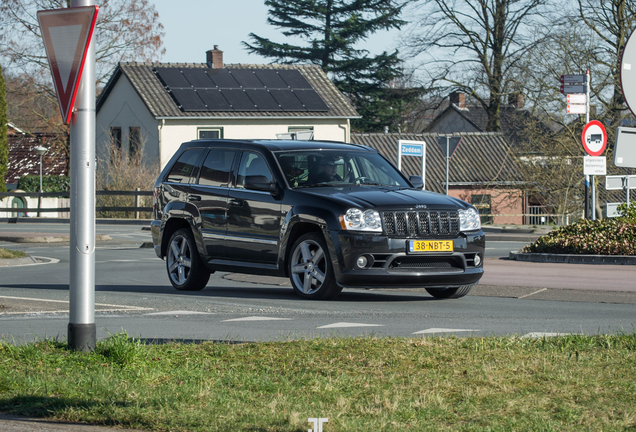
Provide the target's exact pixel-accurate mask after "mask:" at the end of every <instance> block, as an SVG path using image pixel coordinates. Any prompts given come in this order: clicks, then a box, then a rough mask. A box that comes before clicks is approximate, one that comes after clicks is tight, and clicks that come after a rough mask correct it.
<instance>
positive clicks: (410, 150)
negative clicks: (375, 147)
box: [400, 143, 422, 156]
mask: <svg viewBox="0 0 636 432" xmlns="http://www.w3.org/2000/svg"><path fill="white" fill-rule="evenodd" d="M400 153H401V154H402V156H422V144H404V143H401V144H400Z"/></svg>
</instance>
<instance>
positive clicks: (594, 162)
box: [583, 156, 607, 175]
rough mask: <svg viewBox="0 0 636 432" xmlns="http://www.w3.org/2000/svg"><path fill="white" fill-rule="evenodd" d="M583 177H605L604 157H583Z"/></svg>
mask: <svg viewBox="0 0 636 432" xmlns="http://www.w3.org/2000/svg"><path fill="white" fill-rule="evenodd" d="M583 174H584V175H605V174H607V158H606V157H605V156H584V157H583Z"/></svg>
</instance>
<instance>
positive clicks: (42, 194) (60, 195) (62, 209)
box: [0, 190, 153, 213]
mask: <svg viewBox="0 0 636 432" xmlns="http://www.w3.org/2000/svg"><path fill="white" fill-rule="evenodd" d="M95 194H96V195H97V196H105V195H111V196H112V195H115V196H133V197H135V198H134V204H133V205H132V206H130V207H99V206H98V207H95V211H98V212H99V211H102V212H122V211H123V212H136V213H139V212H151V211H152V207H140V206H139V197H141V196H152V194H153V193H152V191H140V190H136V191H96V192H95ZM70 196H71V193H70V192H68V191H67V192H0V199H2V198H5V197H11V198H38V203H39V202H40V201H41V199H42V198H68V197H70ZM70 211H71V209H70V207H56V208H46V207H45V208H41V205H40V204H38V206H37V207H36V208H34V207H14V208H11V207H10V208H1V207H0V213H25V212H37V213H54V212H57V213H64V212H70Z"/></svg>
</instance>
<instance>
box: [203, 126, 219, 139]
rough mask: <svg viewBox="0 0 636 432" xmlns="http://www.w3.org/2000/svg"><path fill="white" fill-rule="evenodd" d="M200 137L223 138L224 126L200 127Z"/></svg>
mask: <svg viewBox="0 0 636 432" xmlns="http://www.w3.org/2000/svg"><path fill="white" fill-rule="evenodd" d="M197 132H198V135H199V139H222V138H223V128H205V129H199V130H198V131H197Z"/></svg>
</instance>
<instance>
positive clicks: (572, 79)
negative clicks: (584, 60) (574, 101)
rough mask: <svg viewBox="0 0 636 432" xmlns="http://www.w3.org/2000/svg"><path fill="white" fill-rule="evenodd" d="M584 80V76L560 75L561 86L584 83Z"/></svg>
mask: <svg viewBox="0 0 636 432" xmlns="http://www.w3.org/2000/svg"><path fill="white" fill-rule="evenodd" d="M586 80H587V77H586V76H585V75H561V84H568V83H584V82H586Z"/></svg>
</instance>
